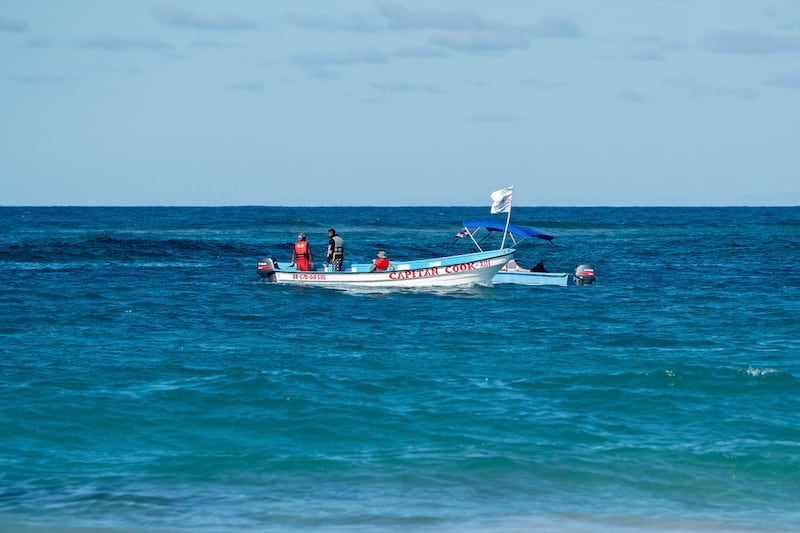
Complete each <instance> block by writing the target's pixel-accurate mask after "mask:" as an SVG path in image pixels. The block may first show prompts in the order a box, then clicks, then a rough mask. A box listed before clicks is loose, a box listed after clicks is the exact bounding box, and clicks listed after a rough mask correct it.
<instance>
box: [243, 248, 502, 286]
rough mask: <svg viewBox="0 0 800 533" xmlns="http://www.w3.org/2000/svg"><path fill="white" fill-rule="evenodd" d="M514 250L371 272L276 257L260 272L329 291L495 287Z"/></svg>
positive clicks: (263, 262) (365, 267)
mask: <svg viewBox="0 0 800 533" xmlns="http://www.w3.org/2000/svg"><path fill="white" fill-rule="evenodd" d="M515 251H516V250H514V249H513V248H502V249H498V250H488V251H483V250H481V251H479V252H471V253H467V254H460V255H450V256H444V257H435V258H432V259H417V260H413V261H400V262H397V263H396V264H395V265H394V267H395V269H394V270H388V271H374V272H370V267H371V266H372V263H354V264H352V265H351V266H350V270H342V271H332V270H330V269H329V268H326V269H325V270H310V271H303V270H297V269H296V268H280V267H279V266H278V264H277V261H276V260H275V259H274V258H270V257H265V258H262V259H259V260H258V266H257V272H258V275H259V276H260V277H261V279H263V280H264V281H268V282H276V283H285V284H292V285H307V286H319V287H329V288H331V287H332V288H346V287H372V288H386V287H396V288H407V287H408V288H410V287H455V286H459V285H492V280H493V278H494V276H495V275H496V274H497V273H498V272H499V271H500V269H501V268H503V266H505V265H506V264H507V263H508V262H509V261H510V260H512V259H513V258H514V252H515Z"/></svg>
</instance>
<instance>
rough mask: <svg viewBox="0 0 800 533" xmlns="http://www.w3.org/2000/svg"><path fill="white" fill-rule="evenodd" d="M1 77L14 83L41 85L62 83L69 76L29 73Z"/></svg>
mask: <svg viewBox="0 0 800 533" xmlns="http://www.w3.org/2000/svg"><path fill="white" fill-rule="evenodd" d="M1 79H4V80H6V81H11V82H14V83H25V84H29V85H41V84H50V83H61V82H64V81H67V80H68V79H69V78H67V77H66V76H62V75H59V74H27V75H25V76H3V77H2V78H1Z"/></svg>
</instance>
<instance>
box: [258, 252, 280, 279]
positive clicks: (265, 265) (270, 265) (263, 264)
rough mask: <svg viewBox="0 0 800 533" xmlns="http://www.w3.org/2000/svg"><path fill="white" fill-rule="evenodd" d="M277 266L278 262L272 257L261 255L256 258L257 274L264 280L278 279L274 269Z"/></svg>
mask: <svg viewBox="0 0 800 533" xmlns="http://www.w3.org/2000/svg"><path fill="white" fill-rule="evenodd" d="M277 268H278V262H277V261H276V260H275V259H273V258H272V257H262V258H261V259H259V260H258V266H257V267H256V270H257V271H258V275H259V276H261V279H263V280H264V281H278V280H277V279H275V278H276V276H275V270H276V269H277Z"/></svg>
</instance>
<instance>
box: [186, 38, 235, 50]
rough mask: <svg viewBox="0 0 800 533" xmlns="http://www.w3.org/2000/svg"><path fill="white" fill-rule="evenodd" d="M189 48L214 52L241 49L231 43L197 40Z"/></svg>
mask: <svg viewBox="0 0 800 533" xmlns="http://www.w3.org/2000/svg"><path fill="white" fill-rule="evenodd" d="M189 47H190V48H202V49H212V50H228V49H231V48H241V45H240V44H238V43H233V42H229V41H214V40H197V41H192V42H191V43H189Z"/></svg>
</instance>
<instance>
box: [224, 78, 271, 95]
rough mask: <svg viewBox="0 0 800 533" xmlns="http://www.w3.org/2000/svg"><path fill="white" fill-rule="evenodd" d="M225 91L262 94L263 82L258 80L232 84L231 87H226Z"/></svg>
mask: <svg viewBox="0 0 800 533" xmlns="http://www.w3.org/2000/svg"><path fill="white" fill-rule="evenodd" d="M227 89H230V90H232V91H241V92H246V93H254V94H261V93H262V92H264V82H263V81H258V80H254V81H243V82H240V83H234V84H233V85H228V86H227Z"/></svg>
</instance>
